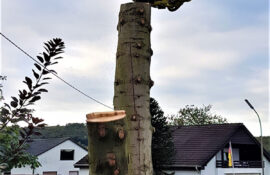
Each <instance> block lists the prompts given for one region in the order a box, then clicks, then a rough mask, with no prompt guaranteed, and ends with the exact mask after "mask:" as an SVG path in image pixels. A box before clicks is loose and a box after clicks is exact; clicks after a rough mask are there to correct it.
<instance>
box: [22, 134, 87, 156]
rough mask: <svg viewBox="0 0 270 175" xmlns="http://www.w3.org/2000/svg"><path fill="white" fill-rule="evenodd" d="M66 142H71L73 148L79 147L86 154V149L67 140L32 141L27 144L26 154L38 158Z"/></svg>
mask: <svg viewBox="0 0 270 175" xmlns="http://www.w3.org/2000/svg"><path fill="white" fill-rule="evenodd" d="M67 141H68V142H71V143H72V144H73V147H80V149H84V150H85V151H86V152H87V150H86V148H83V147H82V146H80V145H78V144H76V143H75V142H73V141H71V140H70V139H69V138H48V139H33V140H30V141H28V142H27V144H28V145H29V147H28V148H27V150H26V152H28V153H30V154H31V155H35V156H39V155H41V154H43V153H45V152H47V151H49V150H51V149H53V148H55V147H57V146H58V145H60V144H62V143H64V142H67Z"/></svg>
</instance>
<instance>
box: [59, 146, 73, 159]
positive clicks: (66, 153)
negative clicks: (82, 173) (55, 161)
mask: <svg viewBox="0 0 270 175" xmlns="http://www.w3.org/2000/svg"><path fill="white" fill-rule="evenodd" d="M60 160H74V149H62V150H61V153H60Z"/></svg>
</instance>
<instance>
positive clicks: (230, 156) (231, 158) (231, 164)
mask: <svg viewBox="0 0 270 175" xmlns="http://www.w3.org/2000/svg"><path fill="white" fill-rule="evenodd" d="M228 159H229V162H228V166H229V167H233V155H232V143H231V142H230V143H229V150H228Z"/></svg>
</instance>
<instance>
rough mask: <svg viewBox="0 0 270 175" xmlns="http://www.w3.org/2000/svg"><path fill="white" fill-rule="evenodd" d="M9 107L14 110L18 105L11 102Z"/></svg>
mask: <svg viewBox="0 0 270 175" xmlns="http://www.w3.org/2000/svg"><path fill="white" fill-rule="evenodd" d="M10 105H11V106H12V107H13V108H16V107H17V106H18V103H17V102H15V101H11V102H10Z"/></svg>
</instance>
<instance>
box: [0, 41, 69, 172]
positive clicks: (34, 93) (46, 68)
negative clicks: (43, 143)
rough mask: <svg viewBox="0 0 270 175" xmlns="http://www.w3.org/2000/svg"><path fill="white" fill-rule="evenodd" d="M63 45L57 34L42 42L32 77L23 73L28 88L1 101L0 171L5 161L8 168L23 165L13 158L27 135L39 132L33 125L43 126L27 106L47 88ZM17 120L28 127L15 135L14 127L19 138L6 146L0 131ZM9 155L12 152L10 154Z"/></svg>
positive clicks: (3, 133)
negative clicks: (13, 143) (8, 101)
mask: <svg viewBox="0 0 270 175" xmlns="http://www.w3.org/2000/svg"><path fill="white" fill-rule="evenodd" d="M64 48H65V46H64V42H63V41H62V40H61V39H60V38H55V39H52V40H50V41H48V42H46V43H44V49H45V51H44V52H42V53H41V54H40V55H38V56H37V59H38V60H39V61H40V62H37V63H35V64H34V66H35V69H32V72H33V77H34V78H33V79H31V78H30V77H25V80H24V81H23V83H24V84H26V86H27V88H25V89H22V90H19V93H18V96H17V97H14V96H12V97H11V99H12V100H11V102H10V103H9V104H8V103H4V106H3V107H1V111H0V114H1V115H0V131H1V133H0V154H1V158H0V171H1V167H2V169H3V167H5V168H7V166H6V165H8V168H9V169H10V168H11V166H17V165H23V163H21V162H18V161H17V162H16V159H17V160H19V159H18V156H20V157H22V155H21V151H22V150H23V149H25V145H26V142H27V140H28V139H29V138H30V136H31V135H40V133H39V132H36V131H35V128H42V127H44V126H45V123H43V119H40V118H38V117H33V116H32V113H33V111H34V110H33V109H29V108H28V107H29V106H30V105H34V104H35V102H37V101H38V100H40V99H41V94H42V93H45V92H48V90H47V89H45V88H44V85H46V84H49V82H48V80H49V79H51V78H50V77H49V76H48V75H49V73H54V74H56V71H55V70H53V69H51V66H52V65H54V64H57V63H58V60H59V59H61V58H62V57H61V56H59V55H60V54H62V53H63V52H64ZM18 122H24V123H26V124H27V127H25V128H22V129H17V130H16V132H17V131H18V135H17V137H16V132H15V130H14V131H13V134H14V135H15V136H14V138H17V140H18V142H16V144H15V145H13V146H12V148H10V149H9V148H8V147H7V145H6V144H4V143H5V142H4V138H3V137H1V135H2V136H3V135H5V134H6V133H7V132H10V129H9V128H10V127H14V126H16V125H17V123H18ZM9 125H11V126H9ZM14 138H13V140H14ZM11 140H12V139H11ZM8 155H9V156H8ZM10 155H13V156H11V157H10ZM24 156H25V155H24ZM28 158H29V156H28ZM25 160H26V159H25ZM29 160H33V158H31V157H30V159H27V161H25V162H26V163H27V162H28V163H29ZM11 162H12V163H11ZM30 162H31V161H30ZM34 162H35V161H34ZM1 165H2V166H1ZM36 165H38V164H36Z"/></svg>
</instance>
